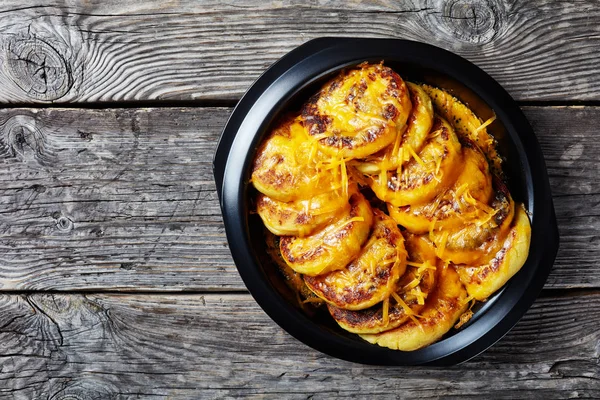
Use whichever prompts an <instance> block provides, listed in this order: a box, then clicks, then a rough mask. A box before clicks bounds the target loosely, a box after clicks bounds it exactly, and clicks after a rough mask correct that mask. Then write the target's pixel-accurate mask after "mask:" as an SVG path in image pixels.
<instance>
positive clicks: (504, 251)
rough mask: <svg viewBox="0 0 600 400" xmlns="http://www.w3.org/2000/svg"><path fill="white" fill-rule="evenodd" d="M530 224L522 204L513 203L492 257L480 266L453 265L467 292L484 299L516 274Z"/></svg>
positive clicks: (524, 256)
mask: <svg viewBox="0 0 600 400" xmlns="http://www.w3.org/2000/svg"><path fill="white" fill-rule="evenodd" d="M530 241H531V225H530V223H529V217H528V216H527V212H526V211H525V208H524V207H523V205H522V204H520V205H519V206H518V207H517V211H516V214H515V218H514V221H513V224H512V227H511V229H510V231H509V232H508V235H507V236H506V239H505V240H504V243H503V244H502V248H501V249H500V250H499V251H498V252H497V253H496V254H495V256H494V258H493V259H492V260H491V261H489V262H488V263H486V264H483V265H480V266H467V265H459V266H457V267H456V268H457V271H458V274H459V276H460V280H461V282H462V283H464V285H465V286H466V288H467V292H468V293H469V295H470V296H472V297H473V298H474V299H476V300H485V299H487V298H488V297H489V296H490V295H492V294H493V293H494V292H496V291H497V290H498V289H500V288H501V287H502V286H503V285H504V284H505V283H506V282H508V280H509V279H510V278H512V277H513V275H514V274H516V273H517V272H518V271H519V270H520V269H521V267H522V266H523V264H525V261H526V260H527V256H528V254H529V244H530Z"/></svg>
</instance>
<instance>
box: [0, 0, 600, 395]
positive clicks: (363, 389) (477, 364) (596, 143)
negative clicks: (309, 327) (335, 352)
mask: <svg viewBox="0 0 600 400" xmlns="http://www.w3.org/2000/svg"><path fill="white" fill-rule="evenodd" d="M319 36H364V37H395V38H407V39H414V40H420V41H425V42H429V43H432V44H434V45H437V46H441V47H443V48H446V49H449V50H452V51H454V52H456V53H458V54H460V55H462V56H464V57H466V58H467V59H469V60H471V61H473V62H474V63H476V64H477V65H479V66H480V67H482V68H483V69H484V70H486V71H487V72H488V73H490V74H491V75H492V76H493V77H494V78H496V79H497V80H498V81H499V82H500V83H501V84H502V85H504V87H505V88H506V89H507V90H508V91H509V92H510V93H511V94H512V96H513V97H514V98H515V99H516V100H517V101H519V102H520V105H521V106H522V108H523V110H524V112H525V114H526V115H527V117H528V118H529V120H530V122H531V124H532V126H533V127H534V130H535V132H536V134H537V135H538V138H539V140H540V142H541V145H542V149H543V151H544V155H545V158H546V162H547V165H548V169H549V174H550V180H551V185H552V190H553V194H554V202H555V206H556V213H557V217H558V221H559V226H560V236H561V246H560V250H559V254H558V258H557V261H556V264H555V266H554V269H553V271H552V273H551V275H550V277H549V279H548V281H547V284H546V287H545V289H544V291H543V293H542V295H541V297H540V298H539V299H538V300H537V302H536V303H535V304H534V306H533V307H532V308H531V310H530V311H529V312H528V313H527V314H526V316H525V317H524V318H523V320H522V321H521V322H520V323H519V324H518V325H517V326H516V327H515V328H514V329H513V330H512V331H511V332H510V333H509V334H508V335H507V336H506V337H505V338H504V339H502V340H501V341H500V342H499V343H497V344H496V345H495V346H493V347H492V348H491V349H490V350H488V351H487V352H485V353H484V354H482V355H480V356H478V357H476V358H475V359H473V360H472V361H470V362H468V363H465V364H463V365H460V366H456V367H452V368H444V369H437V368H382V367H371V366H363V365H358V364H352V363H348V362H344V361H340V360H337V359H333V358H331V357H328V356H325V355H323V354H320V353H318V352H316V351H313V350H312V349H310V348H308V347H306V346H304V345H303V344H301V343H299V342H297V341H296V340H295V339H293V338H291V337H290V336H289V335H288V334H286V333H285V332H284V331H282V330H281V329H280V328H279V327H278V326H276V325H275V324H274V323H273V322H272V321H271V320H270V319H269V318H268V317H267V316H266V315H265V314H264V313H263V312H262V310H261V309H260V308H259V307H258V306H257V305H256V303H255V302H254V301H253V299H252V298H251V297H250V295H249V294H248V293H247V292H246V289H245V287H244V285H243V283H242V281H241V280H240V278H239V276H238V274H237V272H236V269H235V266H234V264H233V262H232V260H231V257H230V254H229V250H228V247H227V243H226V239H225V235H224V229H223V224H222V220H221V215H220V212H219V208H218V203H217V196H216V192H215V185H214V182H213V178H212V174H211V160H212V155H213V152H214V149H215V146H216V140H217V138H218V135H219V133H220V130H221V128H222V127H223V125H224V123H225V121H226V119H227V117H228V115H229V113H230V112H231V109H232V107H233V106H234V105H235V103H236V101H237V99H239V97H240V96H241V95H242V93H243V92H244V91H245V90H246V89H247V88H248V87H249V85H250V84H251V83H252V81H253V80H254V79H256V78H257V77H258V76H259V74H260V73H261V72H262V71H264V70H265V69H266V68H267V67H268V66H269V65H270V64H271V63H273V62H274V61H275V60H276V59H277V58H279V57H281V56H282V55H283V54H285V53H286V52H288V51H289V50H291V49H293V48H294V47H295V46H298V45H300V44H301V43H303V42H305V41H307V40H309V39H311V38H315V37H319ZM598 65H600V8H599V7H598V4H597V2H595V1H591V0H590V1H580V0H563V1H542V0H535V1H526V0H522V1H509V0H505V1H502V0H487V1H471V0H445V1H441V0H440V1H434V0H422V1H406V2H395V1H385V0H382V1H372V2H368V1H351V2H349V1H343V0H329V1H326V0H323V1H319V0H311V1H290V2H282V1H272V0H263V1H254V0H241V1H230V2H228V3H226V4H224V3H222V2H218V1H212V0H205V1H184V0H181V1H160V0H155V1H145V2H134V1H131V2H128V1H118V2H117V1H110V2H109V1H82V2H76V1H71V0H64V1H57V0H47V1H45V2H29V3H27V2H23V1H16V0H0V181H1V184H0V200H1V201H0V398H7V399H11V398H14V399H53V400H58V399H65V400H66V399H105V398H107V399H108V398H109V399H112V398H119V399H121V398H157V399H158V398H190V399H194V398H203V399H204V398H207V399H208V398H228V397H237V396H246V397H253V398H273V399H279V398H298V399H317V398H322V399H329V398H346V397H357V398H370V399H375V398H390V397H391V398H394V397H412V398H434V397H442V398H467V397H469V398H475V397H487V398H506V399H513V398H544V399H550V398H600V362H599V355H600V266H599V262H600V190H599V189H600V185H599V183H600V177H599V176H600V161H599V155H600V129H599V128H598V125H596V123H599V122H600V107H598V106H599V105H600V73H599V72H600V67H598Z"/></svg>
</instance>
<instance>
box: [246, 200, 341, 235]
mask: <svg viewBox="0 0 600 400" xmlns="http://www.w3.org/2000/svg"><path fill="white" fill-rule="evenodd" d="M348 208H350V204H349V203H348V199H347V198H346V196H345V195H344V194H343V193H342V190H341V189H340V190H332V191H329V192H325V193H321V194H318V195H316V196H314V197H312V198H309V199H307V200H295V201H291V202H287V203H285V202H282V201H278V200H274V199H272V198H270V197H269V196H266V195H264V194H262V193H261V194H259V195H258V197H257V199H256V211H257V213H258V215H259V216H260V218H261V219H262V220H263V223H264V224H265V226H266V227H267V229H268V230H269V231H271V232H272V233H274V234H276V235H280V236H284V235H291V236H299V237H304V236H306V235H310V234H311V233H312V232H315V231H317V230H319V229H321V228H323V227H324V226H325V225H327V224H328V223H330V222H331V221H333V220H334V219H335V218H336V217H337V216H338V215H339V214H341V213H343V212H344V211H347V210H348Z"/></svg>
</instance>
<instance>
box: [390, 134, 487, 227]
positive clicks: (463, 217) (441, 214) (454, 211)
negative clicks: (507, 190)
mask: <svg viewBox="0 0 600 400" xmlns="http://www.w3.org/2000/svg"><path fill="white" fill-rule="evenodd" d="M463 159H464V164H463V170H462V172H461V173H460V175H459V176H458V178H457V179H456V182H455V183H454V185H453V186H452V188H450V189H448V190H446V191H444V192H442V193H440V194H439V195H438V196H437V197H436V198H435V199H433V200H432V201H431V202H428V203H424V204H416V205H407V206H403V207H395V206H393V205H392V204H389V203H388V205H387V207H388V211H389V213H390V216H391V217H392V218H394V220H395V221H396V222H397V223H398V224H400V225H402V226H403V227H405V228H406V229H407V230H408V231H410V232H411V233H415V234H423V233H426V232H429V230H431V229H433V228H437V229H439V230H446V229H452V228H456V227H459V226H461V225H463V224H464V221H468V220H470V219H473V218H478V217H481V214H482V212H483V211H482V210H481V208H478V206H479V205H482V206H484V207H485V208H487V204H488V203H489V202H490V199H491V197H492V193H493V187H492V176H491V174H490V171H489V167H488V163H487V161H486V159H485V156H484V155H483V154H482V153H481V151H480V150H479V148H477V147H476V146H463Z"/></svg>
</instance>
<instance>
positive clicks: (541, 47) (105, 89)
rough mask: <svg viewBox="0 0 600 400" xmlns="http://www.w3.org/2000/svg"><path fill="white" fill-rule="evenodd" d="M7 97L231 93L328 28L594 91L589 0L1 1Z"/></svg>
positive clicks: (512, 77)
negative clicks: (428, 47) (429, 47)
mask: <svg viewBox="0 0 600 400" xmlns="http://www.w3.org/2000/svg"><path fill="white" fill-rule="evenodd" d="M0 16H1V17H0V87H1V88H2V90H1V91H0V103H34V102H60V103H68V102H82V103H85V102H111V101H136V100H196V99H197V100H233V99H237V98H239V97H240V95H241V94H242V93H243V92H244V91H245V90H246V89H247V88H248V86H249V85H250V84H251V82H252V81H253V80H254V79H256V78H257V77H258V76H259V75H260V74H261V73H262V72H263V71H264V70H265V69H266V68H267V67H268V66H269V65H270V64H272V63H273V62H274V61H275V60H277V59H278V58H279V57H281V56H282V55H283V54H285V53H286V52H288V51H290V50H291V49H293V48H294V47H296V46H298V45H300V44H302V43H304V42H306V41H308V40H310V39H312V38H316V37H321V36H359V37H388V38H403V39H412V40H418V41H424V42H428V43H431V44H434V45H437V46H440V47H443V48H446V49H449V50H452V51H454V52H456V53H458V54H460V55H462V56H464V57H466V58H467V59H469V60H471V61H473V62H474V63H475V64H477V65H479V66H480V67H482V68H483V69H484V70H486V71H487V72H489V73H490V74H491V75H492V76H493V77H494V78H496V79H497V80H498V81H499V82H500V83H501V84H502V85H504V86H505V87H506V88H507V89H508V90H509V92H510V93H511V94H512V95H513V96H514V97H515V98H517V99H519V100H533V101H540V100H556V101H563V102H564V101H569V100H598V99H600V97H599V96H600V77H599V75H598V74H597V73H596V70H597V65H598V62H599V61H600V51H599V50H600V35H598V32H597V30H598V27H597V24H595V22H596V21H598V18H600V10H599V9H598V8H597V7H596V3H595V2H594V1H591V0H589V1H577V0H566V1H561V2H553V1H547V0H536V1H526V0H521V1H507V0H486V1H473V0H415V1H410V2H390V1H381V2H368V1H354V2H346V1H339V0H335V1H311V2H279V1H255V0H243V1H236V2H231V3H227V4H222V3H221V2H216V1H203V2H196V1H177V2H165V1H160V0H153V1H147V2H142V3H140V2H71V1H62V0H49V1H46V2H44V4H36V5H31V6H27V5H24V4H23V2H22V1H17V0H5V1H3V2H2V3H1V4H0Z"/></svg>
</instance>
